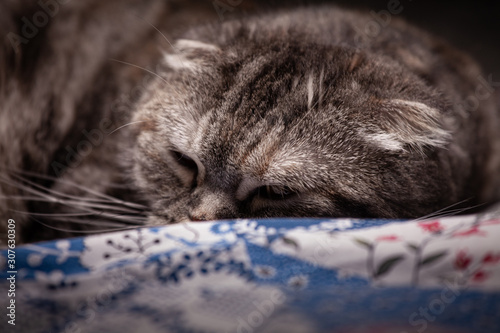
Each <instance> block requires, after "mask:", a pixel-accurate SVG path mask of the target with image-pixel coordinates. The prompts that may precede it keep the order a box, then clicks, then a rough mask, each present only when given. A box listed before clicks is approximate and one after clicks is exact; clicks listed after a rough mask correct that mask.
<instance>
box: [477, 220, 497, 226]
mask: <svg viewBox="0 0 500 333" xmlns="http://www.w3.org/2000/svg"><path fill="white" fill-rule="evenodd" d="M495 224H500V220H489V221H483V222H481V225H495Z"/></svg>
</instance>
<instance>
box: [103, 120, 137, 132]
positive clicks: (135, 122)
mask: <svg viewBox="0 0 500 333" xmlns="http://www.w3.org/2000/svg"><path fill="white" fill-rule="evenodd" d="M139 123H145V121H142V120H140V121H132V122H130V123H127V124H125V125H121V126H120V127H118V128H115V129H114V130H113V131H111V132H110V133H109V134H108V135H111V134H113V133H115V132H116V131H118V130H121V129H122V128H124V127H127V126H130V125H134V124H139Z"/></svg>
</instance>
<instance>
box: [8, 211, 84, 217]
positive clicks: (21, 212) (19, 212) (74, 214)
mask: <svg viewBox="0 0 500 333" xmlns="http://www.w3.org/2000/svg"><path fill="white" fill-rule="evenodd" d="M9 211H11V212H13V213H18V214H24V215H32V216H40V217H42V216H46V217H76V216H92V215H94V214H92V213H33V212H24V211H21V210H15V209H9Z"/></svg>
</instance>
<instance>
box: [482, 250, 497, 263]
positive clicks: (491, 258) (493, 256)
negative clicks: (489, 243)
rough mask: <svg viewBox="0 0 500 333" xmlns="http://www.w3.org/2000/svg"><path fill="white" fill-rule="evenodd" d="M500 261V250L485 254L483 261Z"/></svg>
mask: <svg viewBox="0 0 500 333" xmlns="http://www.w3.org/2000/svg"><path fill="white" fill-rule="evenodd" d="M499 262H500V252H499V253H497V254H493V253H492V252H488V253H486V254H485V255H484V258H483V263H484V264H497V263H499Z"/></svg>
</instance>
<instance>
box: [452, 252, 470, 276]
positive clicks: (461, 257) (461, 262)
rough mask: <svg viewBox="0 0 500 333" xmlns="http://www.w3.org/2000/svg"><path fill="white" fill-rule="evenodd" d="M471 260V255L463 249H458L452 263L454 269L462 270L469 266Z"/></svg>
mask: <svg viewBox="0 0 500 333" xmlns="http://www.w3.org/2000/svg"><path fill="white" fill-rule="evenodd" d="M471 261H472V257H469V256H468V255H467V253H466V252H465V251H460V252H458V253H457V257H456V258H455V262H454V263H453V265H454V266H455V268H456V269H459V270H461V271H463V270H465V269H467V267H469V265H470V263H471Z"/></svg>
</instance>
